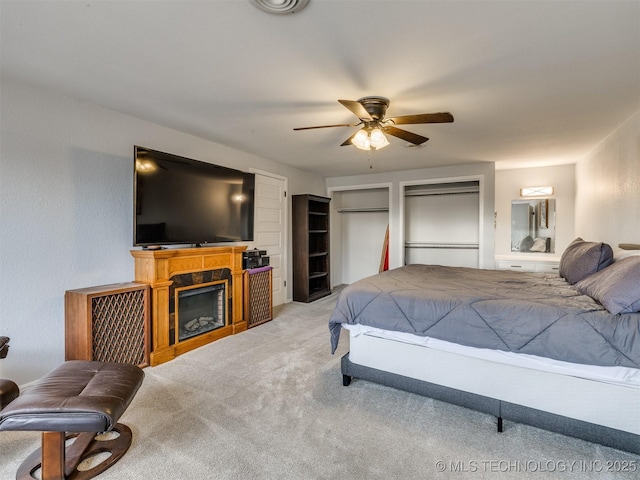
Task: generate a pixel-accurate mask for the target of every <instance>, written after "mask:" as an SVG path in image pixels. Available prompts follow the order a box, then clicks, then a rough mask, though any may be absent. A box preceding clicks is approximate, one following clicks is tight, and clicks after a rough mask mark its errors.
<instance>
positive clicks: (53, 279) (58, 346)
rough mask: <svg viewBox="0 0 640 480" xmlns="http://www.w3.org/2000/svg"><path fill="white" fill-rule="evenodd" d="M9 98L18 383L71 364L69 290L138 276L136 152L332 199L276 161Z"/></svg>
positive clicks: (128, 120)
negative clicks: (262, 178) (265, 178)
mask: <svg viewBox="0 0 640 480" xmlns="http://www.w3.org/2000/svg"><path fill="white" fill-rule="evenodd" d="M1 89H2V110H1V118H0V125H1V131H0V145H1V149H2V150H1V151H0V182H1V184H0V247H1V250H0V322H1V324H0V335H5V336H8V337H10V338H11V350H10V353H9V356H8V357H7V358H6V359H4V360H2V361H1V362H0V377H5V378H11V379H13V380H14V381H16V382H18V383H19V384H24V383H25V382H29V381H32V380H34V379H36V378H38V377H40V376H42V374H44V373H45V372H47V371H48V370H50V369H51V368H53V367H55V366H56V365H58V364H60V363H61V362H62V361H63V360H64V292H65V291H66V290H70V289H76V288H82V287H88V286H94V285H103V284H108V283H116V282H126V281H131V280H132V279H133V274H134V272H133V259H132V257H131V255H130V253H129V251H130V250H131V248H132V237H133V235H132V228H133V227H132V224H133V221H132V219H133V146H134V145H135V144H137V145H142V146H146V147H150V148H154V149H157V150H161V151H166V152H170V153H174V154H178V155H183V156H186V157H190V158H196V159H200V160H205V161H210V162H212V163H216V164H219V165H224V166H229V167H233V168H238V169H241V170H249V169H250V168H257V169H259V170H262V171H267V172H271V173H275V174H278V175H282V176H285V177H288V179H289V189H290V194H295V193H317V194H323V193H324V192H325V184H324V180H323V179H322V178H321V177H317V176H314V175H311V174H308V173H305V172H303V171H301V170H297V169H293V168H289V167H286V166H284V165H281V164H278V163H276V162H272V161H269V160H265V159H262V158H258V157H255V156H253V155H249V154H246V153H243V152H240V151H237V150H233V149H230V148H227V147H224V146H222V145H219V144H215V143H212V142H209V141H206V140H203V139H200V138H196V137H193V136H190V135H186V134H184V133H181V132H177V131H175V130H171V129H168V128H165V127H162V126H159V125H155V124H152V123H149V122H145V121H142V120H139V119H136V118H133V117H129V116H126V115H123V114H120V113H116V112H113V111H110V110H106V109H104V108H101V107H98V106H96V105H92V104H88V103H84V102H80V101H76V100H73V99H70V98H68V97H64V96H61V95H58V94H56V93H54V92H51V91H46V90H42V89H38V88H33V87H29V86H25V85H21V84H18V83H17V82H14V81H12V80H8V79H2V83H1ZM288 199H289V204H288V206H287V208H290V199H291V195H289V196H288ZM289 263H290V262H289ZM287 278H288V279H289V282H290V281H291V269H289V272H288V274H287ZM289 284H291V283H289Z"/></svg>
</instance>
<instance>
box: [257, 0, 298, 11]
mask: <svg viewBox="0 0 640 480" xmlns="http://www.w3.org/2000/svg"><path fill="white" fill-rule="evenodd" d="M250 1H251V3H253V4H254V5H255V6H256V7H258V8H259V9H260V10H264V11H265V12H269V13H296V12H299V11H300V10H302V9H303V8H304V7H306V5H307V3H308V2H309V0H250Z"/></svg>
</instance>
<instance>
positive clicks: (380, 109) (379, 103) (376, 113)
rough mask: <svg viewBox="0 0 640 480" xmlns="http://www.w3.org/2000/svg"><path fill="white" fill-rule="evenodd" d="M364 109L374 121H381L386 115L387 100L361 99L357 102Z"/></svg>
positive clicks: (381, 98)
mask: <svg viewBox="0 0 640 480" xmlns="http://www.w3.org/2000/svg"><path fill="white" fill-rule="evenodd" d="M358 103H360V104H362V106H363V107H364V109H365V110H366V111H367V112H368V113H369V115H371V118H373V119H374V120H376V121H379V120H382V119H383V118H384V116H385V114H386V113H387V107H388V106H389V99H388V98H386V97H362V98H360V99H359V100H358Z"/></svg>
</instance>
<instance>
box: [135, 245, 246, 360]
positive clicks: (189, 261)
mask: <svg viewBox="0 0 640 480" xmlns="http://www.w3.org/2000/svg"><path fill="white" fill-rule="evenodd" d="M246 249H247V247H246V246H229V247H202V248H184V249H163V250H131V255H132V256H133V258H134V261H135V281H136V282H138V283H146V284H148V285H149V286H150V288H151V332H152V344H151V355H150V363H151V365H158V364H160V363H164V362H167V361H169V360H173V359H174V358H175V357H176V356H178V355H180V354H182V353H185V352H187V351H189V350H193V349H194V348H198V347H200V346H202V345H205V344H207V343H210V342H212V341H214V340H217V339H218V338H222V337H225V336H227V335H232V334H235V333H238V332H241V331H243V330H246V329H247V322H246V320H245V319H244V317H243V305H242V300H243V278H242V274H243V273H244V270H243V269H242V253H243V252H244V251H245V250H246ZM218 269H229V270H230V272H231V289H230V290H231V291H229V292H227V295H228V296H230V297H231V302H232V309H231V310H232V318H230V319H229V324H228V325H227V326H225V327H222V328H219V329H217V330H213V331H211V332H208V333H205V334H202V335H198V336H197V337H193V338H190V339H187V340H184V341H177V340H176V341H174V342H173V343H170V338H169V330H170V321H171V320H170V315H169V300H170V299H169V296H170V287H171V285H172V283H173V281H172V280H171V278H172V277H175V276H176V275H182V274H190V273H197V272H206V271H209V270H218Z"/></svg>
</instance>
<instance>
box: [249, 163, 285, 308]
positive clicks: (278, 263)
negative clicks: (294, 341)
mask: <svg viewBox="0 0 640 480" xmlns="http://www.w3.org/2000/svg"><path fill="white" fill-rule="evenodd" d="M286 182H287V180H286V179H285V178H277V177H270V176H266V175H262V174H256V192H255V227H254V228H255V236H254V238H255V241H254V246H255V247H256V248H259V249H260V250H266V251H267V255H269V262H270V265H271V266H272V267H273V272H272V273H273V305H274V306H275V305H280V304H282V303H284V302H285V300H286V298H287V295H286V287H285V286H284V281H285V278H286V275H285V272H286V268H285V265H284V253H285V245H286V215H285V213H286V202H285V196H284V195H285V191H286Z"/></svg>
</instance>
